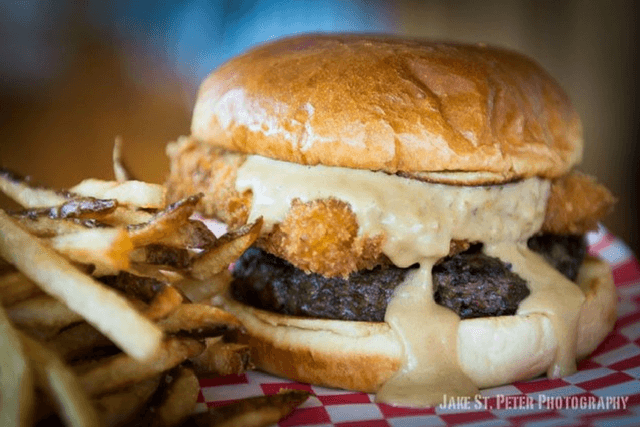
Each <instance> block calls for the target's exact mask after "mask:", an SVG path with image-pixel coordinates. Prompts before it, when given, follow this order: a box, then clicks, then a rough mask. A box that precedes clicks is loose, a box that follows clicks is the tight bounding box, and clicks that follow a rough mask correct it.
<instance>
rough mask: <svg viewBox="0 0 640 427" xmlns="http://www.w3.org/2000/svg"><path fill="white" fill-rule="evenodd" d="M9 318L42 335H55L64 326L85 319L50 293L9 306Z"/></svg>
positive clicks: (18, 324)
mask: <svg viewBox="0 0 640 427" xmlns="http://www.w3.org/2000/svg"><path fill="white" fill-rule="evenodd" d="M7 316H9V319H11V321H12V322H13V323H14V324H16V325H17V326H19V327H20V328H24V329H35V330H36V331H38V333H39V335H41V336H45V337H46V336H53V335H55V334H57V333H58V332H59V331H60V330H61V329H62V328H64V327H66V326H69V325H71V324H74V323H78V322H82V321H83V320H84V319H83V318H82V316H80V315H79V314H77V313H75V312H73V311H71V310H70V309H69V307H67V306H66V305H65V304H64V303H62V302H60V301H58V300H57V299H55V298H53V297H51V296H49V295H46V294H45V295H40V296H36V297H33V298H30V299H27V300H24V301H21V302H19V303H17V304H14V305H12V306H11V307H8V308H7Z"/></svg>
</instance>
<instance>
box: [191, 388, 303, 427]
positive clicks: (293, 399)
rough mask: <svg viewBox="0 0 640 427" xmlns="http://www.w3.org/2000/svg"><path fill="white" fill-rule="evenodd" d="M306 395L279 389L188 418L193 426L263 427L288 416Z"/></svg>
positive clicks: (301, 391) (300, 391)
mask: <svg viewBox="0 0 640 427" xmlns="http://www.w3.org/2000/svg"><path fill="white" fill-rule="evenodd" d="M310 395H311V393H309V392H308V391H303V390H281V391H280V392H279V393H278V394H271V395H268V396H258V397H250V398H248V399H242V400H239V401H238V402H235V403H232V404H230V405H225V406H219V407H217V408H210V409H209V411H208V412H206V413H202V414H197V415H193V416H192V417H190V420H191V421H193V423H194V424H195V425H197V426H209V427H211V426H214V427H232V426H243V427H266V426H270V425H272V424H274V423H277V422H278V421H279V420H280V419H281V418H283V417H286V416H287V415H289V414H290V413H291V412H292V411H293V410H294V409H295V408H297V407H298V406H300V405H301V404H302V403H304V401H306V400H307V399H308V398H309V396H310Z"/></svg>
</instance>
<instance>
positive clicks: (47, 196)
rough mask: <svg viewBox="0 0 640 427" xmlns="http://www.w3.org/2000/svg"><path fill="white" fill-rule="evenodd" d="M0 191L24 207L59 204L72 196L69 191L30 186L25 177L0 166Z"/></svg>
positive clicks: (42, 206)
mask: <svg viewBox="0 0 640 427" xmlns="http://www.w3.org/2000/svg"><path fill="white" fill-rule="evenodd" d="M0 191H2V192H3V193H4V194H6V195H7V196H9V197H10V198H11V199H13V200H14V201H16V202H18V204H20V206H23V207H25V208H44V207H48V206H55V205H60V204H63V203H64V202H66V201H67V200H68V199H70V198H71V197H73V195H72V194H69V193H63V192H57V191H54V190H51V189H49V188H42V187H35V186H31V185H30V184H29V180H28V179H27V178H23V177H21V176H19V175H17V174H15V173H13V172H11V171H9V170H7V169H2V168H0Z"/></svg>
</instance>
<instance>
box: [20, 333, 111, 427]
mask: <svg viewBox="0 0 640 427" xmlns="http://www.w3.org/2000/svg"><path fill="white" fill-rule="evenodd" d="M20 338H21V341H22V343H23V345H24V347H25V350H26V353H27V354H28V357H29V358H30V360H31V361H32V363H31V366H32V367H33V369H34V372H35V374H36V381H37V383H38V384H39V385H40V387H42V388H43V389H45V391H46V392H47V393H48V394H49V396H51V398H52V399H53V400H54V401H55V402H56V404H57V406H58V414H59V415H60V418H61V419H62V420H63V421H64V422H65V424H67V425H68V426H73V427H76V426H77V427H85V426H97V425H100V419H99V418H98V414H97V412H96V411H95V409H94V407H93V406H92V405H91V402H90V401H89V398H88V397H87V395H86V394H85V393H84V390H82V388H81V386H80V383H79V382H78V378H77V377H76V376H75V375H74V374H73V372H71V370H70V369H69V368H67V367H66V366H65V365H64V363H62V361H60V359H59V358H58V356H57V355H56V354H55V353H54V352H53V351H51V350H49V349H48V348H46V347H45V346H44V345H42V344H40V343H39V342H38V341H36V340H34V339H32V338H30V337H29V336H27V335H25V334H21V337H20Z"/></svg>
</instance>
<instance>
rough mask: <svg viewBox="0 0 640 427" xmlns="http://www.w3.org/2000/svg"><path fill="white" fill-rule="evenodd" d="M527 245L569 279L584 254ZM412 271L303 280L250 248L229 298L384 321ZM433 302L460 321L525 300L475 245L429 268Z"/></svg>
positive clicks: (541, 241)
mask: <svg viewBox="0 0 640 427" xmlns="http://www.w3.org/2000/svg"><path fill="white" fill-rule="evenodd" d="M529 247H530V248H531V249H532V250H534V251H536V252H539V253H541V254H542V255H543V256H544V257H545V258H546V259H548V260H549V261H550V263H551V265H553V266H554V267H555V268H556V269H558V270H559V271H560V272H562V273H563V274H564V275H565V276H567V277H568V278H570V279H571V280H575V276H576V275H577V270H578V268H579V266H580V264H581V263H582V259H583V258H584V255H585V252H586V246H585V243H584V239H583V238H582V237H578V236H540V237H535V238H532V239H531V240H530V242H529ZM413 268H415V266H414V267H409V268H399V267H395V266H393V265H381V266H378V267H376V268H374V269H372V270H363V271H358V272H355V273H352V274H351V275H350V276H349V279H343V278H341V277H334V278H326V277H324V276H322V275H320V274H313V273H312V274H306V273H305V272H304V271H302V270H300V269H298V268H296V267H294V266H292V265H291V264H289V263H288V262H287V261H285V260H283V259H281V258H278V257H276V256H274V255H271V254H268V253H266V252H264V251H263V250H261V249H258V248H251V249H249V250H248V251H246V252H245V254H244V255H243V256H242V257H241V258H240V259H239V260H238V262H237V263H236V264H235V267H234V270H233V276H234V280H233V282H232V284H231V293H232V295H233V297H234V298H235V299H237V300H238V301H240V302H243V303H245V304H247V305H250V306H253V307H256V308H260V309H263V310H269V311H272V312H276V313H281V314H287V315H294V316H307V317H316V318H325V319H339V320H359V321H373V322H381V321H384V314H385V311H386V308H387V304H388V303H389V301H390V299H391V297H392V295H393V291H394V290H395V288H396V287H397V286H398V285H400V284H401V283H402V282H403V281H404V279H405V277H406V275H407V274H408V273H409V272H410V271H411V270H412V269H413ZM432 274H433V287H434V299H435V301H436V303H438V304H440V305H443V306H446V307H449V308H450V309H452V310H453V311H455V312H456V313H457V314H458V315H459V316H460V317H461V318H463V319H467V318H473V317H484V316H504V315H512V314H515V312H516V311H517V309H518V305H519V304H520V302H521V301H522V300H523V299H524V298H526V297H527V296H528V295H529V289H528V288H527V285H526V281H525V280H524V279H522V278H521V277H519V276H518V275H517V274H515V273H513V272H512V271H511V266H510V265H509V264H506V263H504V262H502V261H501V260H499V259H497V258H493V257H490V256H487V255H485V254H483V253H482V252H481V245H473V246H471V247H470V248H469V249H468V250H466V251H464V252H462V253H458V254H455V255H452V256H448V257H445V258H443V259H442V260H440V261H439V262H438V263H437V264H436V265H435V266H434V268H433V270H432Z"/></svg>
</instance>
